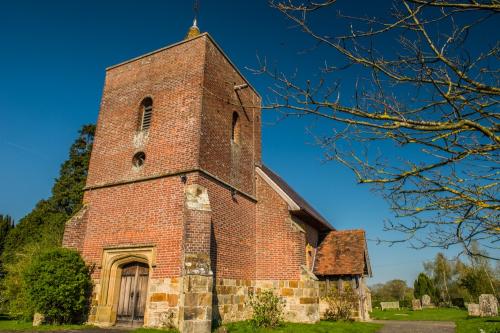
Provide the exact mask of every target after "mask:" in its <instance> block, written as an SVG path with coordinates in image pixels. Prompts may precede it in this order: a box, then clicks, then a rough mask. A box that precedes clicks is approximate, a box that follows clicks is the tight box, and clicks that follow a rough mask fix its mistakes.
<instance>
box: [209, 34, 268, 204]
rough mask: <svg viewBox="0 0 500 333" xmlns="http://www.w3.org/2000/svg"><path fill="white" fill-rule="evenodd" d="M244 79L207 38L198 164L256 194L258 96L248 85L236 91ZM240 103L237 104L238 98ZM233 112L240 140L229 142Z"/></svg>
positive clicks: (236, 185) (258, 121)
mask: <svg viewBox="0 0 500 333" xmlns="http://www.w3.org/2000/svg"><path fill="white" fill-rule="evenodd" d="M245 82H246V81H244V79H243V78H242V77H241V75H240V74H239V73H238V72H237V71H236V70H235V69H234V67H233V66H232V65H231V64H230V63H229V61H228V60H227V59H226V58H225V57H224V56H223V54H222V53H221V51H220V50H219V49H218V48H217V46H216V45H215V44H214V43H212V42H211V41H210V40H209V39H207V49H206V63H205V77H204V95H203V114H202V125H201V127H202V131H201V147H200V165H201V167H202V168H203V169H206V170H207V171H209V172H210V173H212V174H214V175H217V176H218V177H219V178H221V179H222V180H224V181H226V182H228V183H231V184H233V185H234V186H235V187H237V188H239V189H241V190H243V191H245V192H247V193H249V194H252V195H253V194H255V187H254V179H255V178H254V173H255V168H254V166H255V164H260V163H261V157H260V144H261V138H260V108H252V107H248V106H249V105H255V106H260V97H259V96H258V95H257V93H256V92H255V91H253V89H252V88H251V87H248V88H245V89H241V90H238V91H236V92H235V90H234V86H235V85H241V84H244V83H245ZM238 96H239V97H240V99H241V103H242V105H243V106H247V107H242V106H241V105H240V100H239V99H238ZM233 112H237V114H238V119H239V123H240V143H239V144H235V143H232V142H231V128H232V119H233Z"/></svg>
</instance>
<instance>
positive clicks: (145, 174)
mask: <svg viewBox="0 0 500 333" xmlns="http://www.w3.org/2000/svg"><path fill="white" fill-rule="evenodd" d="M260 105H261V97H260V96H259V94H258V93H257V91H255V89H254V88H253V87H252V86H251V84H250V83H249V82H248V81H247V80H246V79H245V78H244V77H243V75H242V74H241V73H240V72H239V71H238V69H237V68H236V67H235V65H234V64H233V63H232V62H231V60H230V59H229V58H228V57H227V55H226V54H225V53H224V51H223V50H222V49H221V48H220V46H218V45H217V43H216V42H215V41H214V40H213V38H212V37H211V36H210V35H209V34H207V33H200V31H199V30H198V28H197V27H196V23H195V24H194V25H193V27H191V29H190V30H189V33H188V35H187V37H186V38H185V39H184V40H182V41H180V42H178V43H176V44H173V45H170V46H167V47H164V48H162V49H159V50H156V51H153V52H151V53H148V54H145V55H142V56H139V57H137V58H134V59H131V60H128V61H125V62H124V63H121V64H118V65H115V66H112V67H109V68H107V69H106V78H105V83H104V89H103V95H102V101H101V105H100V112H99V118H98V121H97V129H96V134H95V139H94V145H93V150H92V155H91V159H90V165H89V170H88V178H87V183H86V187H85V189H84V191H85V192H84V199H83V204H84V205H83V208H82V209H81V210H80V211H79V212H78V213H77V214H76V215H75V216H74V217H72V218H71V219H70V220H69V221H68V222H67V224H66V228H65V233H64V239H63V246H65V247H68V248H74V249H76V250H78V251H79V252H80V253H81V255H82V256H83V258H84V259H85V261H86V262H87V264H89V265H91V267H93V271H92V279H93V283H94V289H93V294H92V299H91V310H90V314H89V318H88V322H89V323H91V324H94V325H98V326H103V327H109V326H114V325H129V326H146V327H168V326H172V327H177V328H178V329H179V330H180V331H181V332H197V333H205V332H207V333H208V332H210V329H211V327H212V325H215V324H218V323H225V322H230V321H239V320H245V319H248V318H250V316H251V308H250V307H249V306H248V305H247V300H248V297H249V295H250V294H252V293H258V292H260V291H261V290H265V289H271V290H273V291H274V292H275V294H276V295H278V296H280V297H282V299H283V300H284V301H285V318H284V319H285V320H286V321H291V322H307V323H314V322H317V321H319V320H320V317H321V313H322V311H323V310H322V309H323V308H324V305H322V304H321V303H322V302H321V295H322V294H324V293H325V290H326V287H325V286H329V285H331V284H332V283H334V284H335V285H338V286H342V285H345V284H346V283H347V284H349V285H351V286H352V287H353V288H354V290H355V292H356V293H357V294H358V295H359V306H358V309H357V310H356V316H357V317H358V318H359V319H361V320H363V319H367V318H368V311H369V310H370V301H369V298H370V297H369V296H370V295H369V291H368V289H367V288H366V284H365V279H366V278H367V277H369V276H370V275H371V268H370V263H369V257H368V250H367V246H366V239H365V233H364V231H362V230H351V231H338V230H336V229H335V228H334V226H332V225H331V224H330V223H329V222H328V221H327V220H326V219H325V218H324V217H323V216H321V214H320V213H318V212H317V211H316V210H315V209H314V208H313V207H312V206H311V205H310V204H308V203H307V201H306V200H304V199H303V198H302V197H301V196H300V195H299V194H297V193H296V192H295V191H294V190H293V189H292V188H291V187H290V186H289V185H288V184H287V183H286V182H285V181H284V180H283V179H282V178H281V177H279V176H278V175H277V174H276V173H274V172H273V171H271V170H270V169H269V168H267V167H266V166H265V165H264V164H263V162H262V159H261V121H262V120H261V110H260ZM269 144H272V143H269Z"/></svg>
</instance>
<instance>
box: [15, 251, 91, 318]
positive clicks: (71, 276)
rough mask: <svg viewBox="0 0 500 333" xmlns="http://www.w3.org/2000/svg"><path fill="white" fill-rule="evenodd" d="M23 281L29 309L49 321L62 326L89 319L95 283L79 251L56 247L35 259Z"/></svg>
mask: <svg viewBox="0 0 500 333" xmlns="http://www.w3.org/2000/svg"><path fill="white" fill-rule="evenodd" d="M24 282H25V286H26V292H27V296H28V303H29V305H30V307H31V308H32V309H33V311H35V312H39V313H41V314H43V315H44V316H45V320H46V321H48V322H50V323H53V324H63V323H78V322H82V321H83V320H85V319H86V317H87V311H88V305H89V296H90V292H91V289H92V281H91V279H90V272H89V269H88V267H87V266H86V265H85V262H84V261H83V259H82V258H81V257H80V255H79V254H78V253H77V252H76V251H74V250H69V249H63V248H56V249H53V250H49V251H47V252H44V253H42V254H41V255H39V256H37V257H35V258H34V259H33V261H32V262H31V264H30V265H29V266H28V268H27V270H26V272H25V273H24Z"/></svg>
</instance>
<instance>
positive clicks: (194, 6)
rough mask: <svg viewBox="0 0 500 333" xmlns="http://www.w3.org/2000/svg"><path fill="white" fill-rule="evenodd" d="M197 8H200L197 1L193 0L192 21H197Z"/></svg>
mask: <svg viewBox="0 0 500 333" xmlns="http://www.w3.org/2000/svg"><path fill="white" fill-rule="evenodd" d="M199 8H200V4H199V2H198V0H194V4H193V11H194V19H195V20H198V11H199Z"/></svg>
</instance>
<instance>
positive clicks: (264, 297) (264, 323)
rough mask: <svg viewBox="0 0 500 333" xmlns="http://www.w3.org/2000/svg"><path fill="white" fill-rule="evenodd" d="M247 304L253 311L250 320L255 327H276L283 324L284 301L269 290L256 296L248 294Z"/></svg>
mask: <svg viewBox="0 0 500 333" xmlns="http://www.w3.org/2000/svg"><path fill="white" fill-rule="evenodd" d="M247 304H248V305H250V306H251V307H252V309H253V314H252V319H251V320H250V321H251V322H252V324H253V325H254V326H255V327H270V328H274V327H278V326H280V325H281V324H282V323H283V307H284V305H285V301H283V300H282V299H280V298H279V297H278V296H276V295H275V294H274V293H273V292H272V291H271V290H265V291H262V292H260V293H258V294H257V295H255V294H253V293H250V294H249V300H248V301H247Z"/></svg>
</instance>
